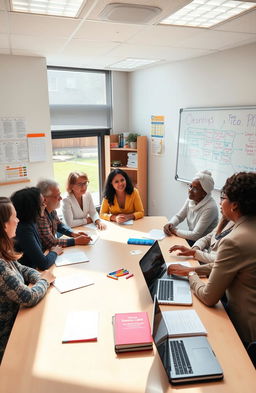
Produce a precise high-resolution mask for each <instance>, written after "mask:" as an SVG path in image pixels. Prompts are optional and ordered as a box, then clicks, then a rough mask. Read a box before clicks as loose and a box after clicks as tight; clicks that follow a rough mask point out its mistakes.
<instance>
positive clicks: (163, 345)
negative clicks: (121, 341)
mask: <svg viewBox="0 0 256 393" xmlns="http://www.w3.org/2000/svg"><path fill="white" fill-rule="evenodd" d="M153 315H154V317H153V318H154V319H153V334H152V336H153V339H154V342H155V345H156V348H157V351H158V353H159V356H160V358H161V361H162V363H163V366H164V368H165V371H166V374H167V376H168V377H169V375H170V371H171V363H170V359H171V357H170V352H169V351H170V349H169V344H168V329H167V326H166V323H165V320H164V318H163V314H162V312H161V310H160V307H159V303H158V301H157V298H156V296H155V298H154V313H153Z"/></svg>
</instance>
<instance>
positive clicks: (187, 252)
mask: <svg viewBox="0 0 256 393" xmlns="http://www.w3.org/2000/svg"><path fill="white" fill-rule="evenodd" d="M177 250H180V251H181V252H179V253H178V254H177V255H180V256H186V257H194V256H195V253H196V250H193V249H192V248H188V247H185V246H179V245H175V246H172V247H171V248H170V250H169V252H173V251H177Z"/></svg>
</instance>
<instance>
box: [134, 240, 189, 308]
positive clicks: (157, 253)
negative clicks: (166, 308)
mask: <svg viewBox="0 0 256 393" xmlns="http://www.w3.org/2000/svg"><path fill="white" fill-rule="evenodd" d="M140 268H141V270H142V273H143V275H144V278H145V281H146V283H147V286H148V289H149V291H150V294H151V297H152V299H153V300H154V296H155V295H156V296H157V300H158V302H159V303H160V304H179V305H191V304H192V295H191V290H190V286H189V282H188V280H187V279H179V278H173V277H172V276H168V275H167V266H166V263H165V261H164V257H163V254H162V251H161V249H160V247H159V244H158V242H157V241H156V242H155V243H154V244H153V245H152V246H151V247H150V249H149V250H148V251H147V252H146V254H145V255H144V256H143V258H141V260H140Z"/></svg>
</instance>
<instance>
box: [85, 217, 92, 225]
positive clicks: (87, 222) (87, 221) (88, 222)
mask: <svg viewBox="0 0 256 393" xmlns="http://www.w3.org/2000/svg"><path fill="white" fill-rule="evenodd" d="M92 223H93V221H92V219H91V217H87V218H86V224H85V225H87V224H92Z"/></svg>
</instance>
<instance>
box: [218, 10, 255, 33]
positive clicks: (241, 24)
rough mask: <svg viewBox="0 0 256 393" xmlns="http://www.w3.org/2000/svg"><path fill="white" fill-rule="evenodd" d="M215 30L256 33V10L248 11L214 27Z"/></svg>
mask: <svg viewBox="0 0 256 393" xmlns="http://www.w3.org/2000/svg"><path fill="white" fill-rule="evenodd" d="M214 30H221V31H233V32H241V33H256V10H253V11H250V12H247V13H246V14H243V15H241V16H240V17H238V18H234V19H232V20H230V21H229V22H224V23H221V24H219V25H218V26H216V27H214Z"/></svg>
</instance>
